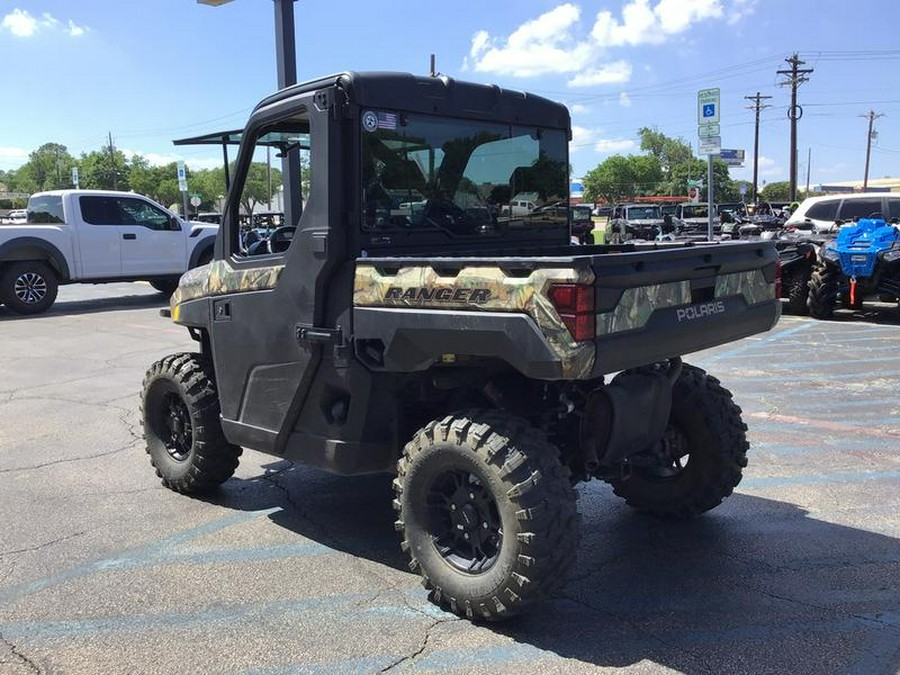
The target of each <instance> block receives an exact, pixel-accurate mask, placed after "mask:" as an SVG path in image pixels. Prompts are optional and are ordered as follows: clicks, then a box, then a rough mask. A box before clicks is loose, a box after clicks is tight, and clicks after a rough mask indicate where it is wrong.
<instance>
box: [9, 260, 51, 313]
mask: <svg viewBox="0 0 900 675" xmlns="http://www.w3.org/2000/svg"><path fill="white" fill-rule="evenodd" d="M58 292H59V282H58V281H57V278H56V273H55V272H54V271H53V269H52V268H51V267H50V265H48V264H47V263H45V262H43V261H41V260H26V261H24V262H17V263H13V264H11V265H9V266H8V267H7V268H6V270H5V271H4V272H3V275H2V276H0V302H2V304H5V305H6V306H7V307H8V308H9V309H10V311H13V312H15V313H16V314H40V313H41V312H45V311H47V310H48V309H50V306H51V305H52V304H53V303H54V302H55V301H56V294H57V293H58Z"/></svg>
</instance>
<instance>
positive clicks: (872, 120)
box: [863, 110, 884, 192]
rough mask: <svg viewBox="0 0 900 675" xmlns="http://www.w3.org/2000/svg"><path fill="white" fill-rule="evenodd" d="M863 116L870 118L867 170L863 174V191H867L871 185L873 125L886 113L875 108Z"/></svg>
mask: <svg viewBox="0 0 900 675" xmlns="http://www.w3.org/2000/svg"><path fill="white" fill-rule="evenodd" d="M863 117H868V118H869V133H868V134H866V170H865V173H864V174H863V192H865V191H866V188H868V187H869V158H870V157H871V156H872V136H873V132H872V125H873V124H874V123H875V120H877V119H878V118H879V117H884V113H876V112H875V111H874V110H870V111H869V112H868V113H866V114H865V115H863Z"/></svg>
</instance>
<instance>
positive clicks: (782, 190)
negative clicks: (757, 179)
mask: <svg viewBox="0 0 900 675" xmlns="http://www.w3.org/2000/svg"><path fill="white" fill-rule="evenodd" d="M759 196H760V197H762V198H763V199H764V200H766V201H767V202H784V201H788V200H789V199H790V198H791V184H790V182H789V181H786V180H782V181H778V182H775V183H768V184H766V185H764V186H763V187H762V188H761V189H760V191H759ZM797 196H798V197H799V196H800V195H799V194H798V195H797Z"/></svg>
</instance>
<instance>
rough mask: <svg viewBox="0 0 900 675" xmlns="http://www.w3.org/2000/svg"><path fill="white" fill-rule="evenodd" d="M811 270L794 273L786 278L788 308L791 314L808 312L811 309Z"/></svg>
mask: <svg viewBox="0 0 900 675" xmlns="http://www.w3.org/2000/svg"><path fill="white" fill-rule="evenodd" d="M809 279H810V272H809V270H808V269H807V270H802V271H800V272H798V273H796V274H792V275H790V276H789V277H787V279H785V280H784V284H785V290H786V291H787V299H788V301H787V310H788V312H790V313H791V314H806V313H807V312H808V311H809V308H808V306H807V303H808V302H809Z"/></svg>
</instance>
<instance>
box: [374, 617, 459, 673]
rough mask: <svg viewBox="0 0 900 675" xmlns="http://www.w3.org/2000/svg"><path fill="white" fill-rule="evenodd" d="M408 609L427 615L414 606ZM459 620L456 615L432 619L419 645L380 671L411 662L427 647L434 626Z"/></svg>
mask: <svg viewBox="0 0 900 675" xmlns="http://www.w3.org/2000/svg"><path fill="white" fill-rule="evenodd" d="M404 601H405V599H404ZM407 606H409V605H408V604H407ZM410 609H412V610H413V611H415V612H418V613H420V614H422V615H423V616H428V615H427V614H425V613H424V612H422V611H421V610H418V609H416V608H414V607H410ZM460 620H461V619H459V618H458V617H442V618H439V619H433V620H432V622H431V623H430V624H429V625H428V626H426V627H425V633H424V635H423V636H422V640H421V641H420V643H419V646H418V647H417V648H416V649H415V650H413V651H412V652H410V653H409V654H405V655H404V656H401V657H400V658H398V659H395V660H393V661H391V663H389V664H388V665H386V666H385V667H384V668H382V669H381V672H382V673H386V672H388V671H389V670H393V669H394V668H398V667H400V666H402V665H403V664H404V663H413V662H414V661H415V660H416V659H417V658H419V656H421V655H422V654H423V653H424V652H425V650H426V649H427V648H428V641H429V640H431V632H432V631H433V630H434V629H435V628H437V627H438V626H440V625H441V624H443V623H449V622H451V621H460Z"/></svg>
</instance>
